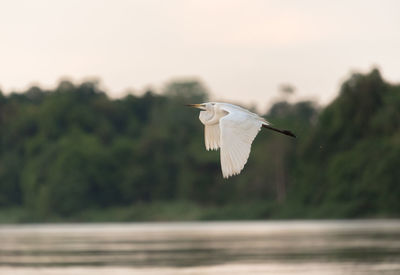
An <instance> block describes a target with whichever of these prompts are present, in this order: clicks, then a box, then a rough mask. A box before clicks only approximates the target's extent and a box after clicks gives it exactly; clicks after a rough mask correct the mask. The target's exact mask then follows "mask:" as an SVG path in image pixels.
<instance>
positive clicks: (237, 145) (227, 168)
mask: <svg viewBox="0 0 400 275" xmlns="http://www.w3.org/2000/svg"><path fill="white" fill-rule="evenodd" d="M226 111H227V112H229V114H227V115H226V116H224V117H222V118H221V119H220V122H219V126H220V131H221V144H220V145H221V168H222V175H223V177H224V178H228V177H230V176H232V175H237V174H239V173H240V171H242V169H243V167H244V165H245V164H246V162H247V159H248V158H249V154H250V149H251V144H252V142H253V140H254V138H255V137H256V135H257V133H258V131H260V129H261V126H262V124H263V122H262V121H260V120H259V119H256V118H254V117H253V116H251V115H249V114H248V113H246V112H242V111H238V110H228V109H226Z"/></svg>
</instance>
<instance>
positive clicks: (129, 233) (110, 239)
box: [0, 220, 400, 275]
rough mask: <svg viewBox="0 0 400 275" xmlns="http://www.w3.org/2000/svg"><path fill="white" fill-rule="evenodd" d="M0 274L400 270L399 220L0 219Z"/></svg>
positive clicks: (393, 272)
mask: <svg viewBox="0 0 400 275" xmlns="http://www.w3.org/2000/svg"><path fill="white" fill-rule="evenodd" d="M0 274H1V275H3V274H4V275H6V274H7V275H8V274H11V275H14V274H17V275H19V274H21V275H22V274H23V275H37V274H45V275H50V274H51V275H61V274H68V275H72V274H74V275H75V274H85V275H94V274H98V275H108V274H111V275H125V274H152V275H153V274H171V275H172V274H178V275H179V274H190V275H197V274H229V275H235V274H307V275H312V274H319V275H327V274H400V221H396V220H372V221H282V222H281V221H279V222H193V223H128V224H114V223H113V224H57V225H53V224H45V225H3V226H0Z"/></svg>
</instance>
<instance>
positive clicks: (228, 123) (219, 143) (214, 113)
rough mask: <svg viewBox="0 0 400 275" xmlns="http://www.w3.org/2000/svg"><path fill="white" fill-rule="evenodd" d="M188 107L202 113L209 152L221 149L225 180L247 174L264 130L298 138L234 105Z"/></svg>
mask: <svg viewBox="0 0 400 275" xmlns="http://www.w3.org/2000/svg"><path fill="white" fill-rule="evenodd" d="M186 106H189V107H194V108H198V109H200V110H201V112H200V115H199V119H200V121H201V122H202V123H203V124H204V139H205V140H204V141H205V146H206V149H207V151H208V150H217V149H218V148H220V159H221V169H222V175H223V177H224V178H229V177H230V176H234V175H237V174H239V173H240V172H241V171H242V170H243V167H244V165H245V164H246V162H247V159H248V158H249V154H250V149H251V144H252V143H253V140H254V138H255V137H256V135H257V134H258V132H259V131H260V130H261V127H264V128H266V129H269V130H273V131H276V132H279V133H281V134H284V135H288V136H291V137H296V136H295V135H294V134H293V133H292V132H291V131H288V130H281V129H277V128H274V127H272V126H271V124H270V123H269V122H268V121H266V120H265V119H264V118H262V117H260V116H259V115H257V114H255V113H252V112H250V111H248V110H246V109H244V108H242V107H239V106H236V105H233V104H229V103H218V102H207V103H202V104H187V105H186Z"/></svg>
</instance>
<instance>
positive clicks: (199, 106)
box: [186, 102, 216, 111]
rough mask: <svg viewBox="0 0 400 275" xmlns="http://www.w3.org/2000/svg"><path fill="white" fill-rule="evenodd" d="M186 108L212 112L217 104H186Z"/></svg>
mask: <svg viewBox="0 0 400 275" xmlns="http://www.w3.org/2000/svg"><path fill="white" fill-rule="evenodd" d="M186 106H188V107H193V108H197V109H200V110H202V111H211V110H213V109H214V108H215V107H216V103H215V102H207V103H201V104H186Z"/></svg>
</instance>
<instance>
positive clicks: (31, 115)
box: [0, 70, 400, 221]
mask: <svg viewBox="0 0 400 275" xmlns="http://www.w3.org/2000/svg"><path fill="white" fill-rule="evenodd" d="M208 97H209V95H208V92H207V90H206V89H205V88H204V86H203V85H202V84H201V83H200V82H197V81H183V82H172V83H170V84H168V85H166V87H165V88H164V89H163V90H162V91H157V93H156V92H154V91H150V90H149V91H147V92H145V93H144V94H143V95H141V96H135V95H128V96H126V97H124V98H122V99H110V98H108V97H107V95H106V93H105V92H104V91H101V90H100V89H99V87H98V85H97V84H96V83H91V82H85V83H82V84H79V85H75V84H73V83H71V82H68V81H62V82H60V83H59V85H58V87H57V88H56V89H55V90H52V91H47V90H42V89H41V88H40V87H32V88H30V89H29V90H27V91H26V92H24V93H12V94H9V95H7V96H5V95H3V94H1V93H0V145H1V146H0V221H2V220H3V221H53V220H96V219H97V220H107V219H111V220H138V219H140V220H143V219H144V220H151V219H175V220H180V219H224V218H225V219H229V218H232V219H235V218H243V219H246V218H313V217H318V218H321V217H324V218H334V217H377V216H382V217H390V216H399V213H400V200H399V198H400V170H399V168H398V167H399V165H400V130H399V129H400V127H399V126H400V86H399V85H392V84H389V83H386V82H385V81H384V80H383V79H382V78H381V76H380V74H379V72H378V71H377V70H373V71H372V72H371V73H369V74H367V75H360V74H355V75H353V76H352V77H351V78H350V79H349V80H347V81H346V82H345V83H344V84H343V86H342V88H341V91H340V94H339V96H338V97H337V98H336V99H335V100H334V102H332V103H331V104H330V105H329V106H327V107H326V108H324V109H323V110H319V109H318V108H317V107H316V106H315V104H314V103H313V102H309V101H305V102H298V103H294V104H290V103H288V102H284V101H283V102H278V103H276V104H274V105H273V106H272V107H271V109H270V110H269V111H268V113H267V114H265V117H266V118H267V119H268V120H269V121H271V122H272V123H273V124H276V125H278V126H280V127H283V128H288V129H291V130H292V131H294V132H295V133H296V134H297V136H298V138H297V139H296V140H293V139H291V138H288V137H286V136H282V135H279V134H276V133H274V132H269V131H266V130H263V131H261V132H260V134H259V135H258V136H257V138H256V140H255V142H254V143H253V147H252V154H251V156H250V159H249V162H248V164H247V165H246V167H245V169H244V171H243V172H242V173H241V174H240V175H239V176H236V177H233V178H231V179H229V180H224V179H222V176H221V172H220V164H219V153H218V152H206V151H205V148H204V140H203V127H202V125H201V123H200V122H199V121H198V118H197V117H198V112H196V111H194V110H191V109H189V108H185V107H184V106H183V105H184V104H186V103H199V102H204V101H207V100H208ZM171 205H173V207H171ZM177 205H178V206H177ZM1 209H3V211H1ZM9 209H14V210H15V209H18V211H17V212H15V211H14V210H13V211H11V210H10V211H8V210H9ZM110 209H117V210H116V211H114V212H112V211H111V212H110V211H109V210H110ZM149 209H151V210H149ZM166 209H167V210H166ZM107 211H108V212H107ZM149 211H152V212H151V213H150V212H149ZM188 212H191V213H192V214H191V215H187V213H188ZM2 213H3V214H2ZM15 213H18V217H7V215H8V216H12V215H17V214H15ZM99 213H100V214H99ZM101 213H103V216H102V214H101ZM107 213H108V216H107ZM116 213H125V215H124V216H118V214H116ZM1 215H3V217H2V216H1ZM113 215H117V217H113ZM91 216H96V217H100V218H96V219H92V218H91Z"/></svg>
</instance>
